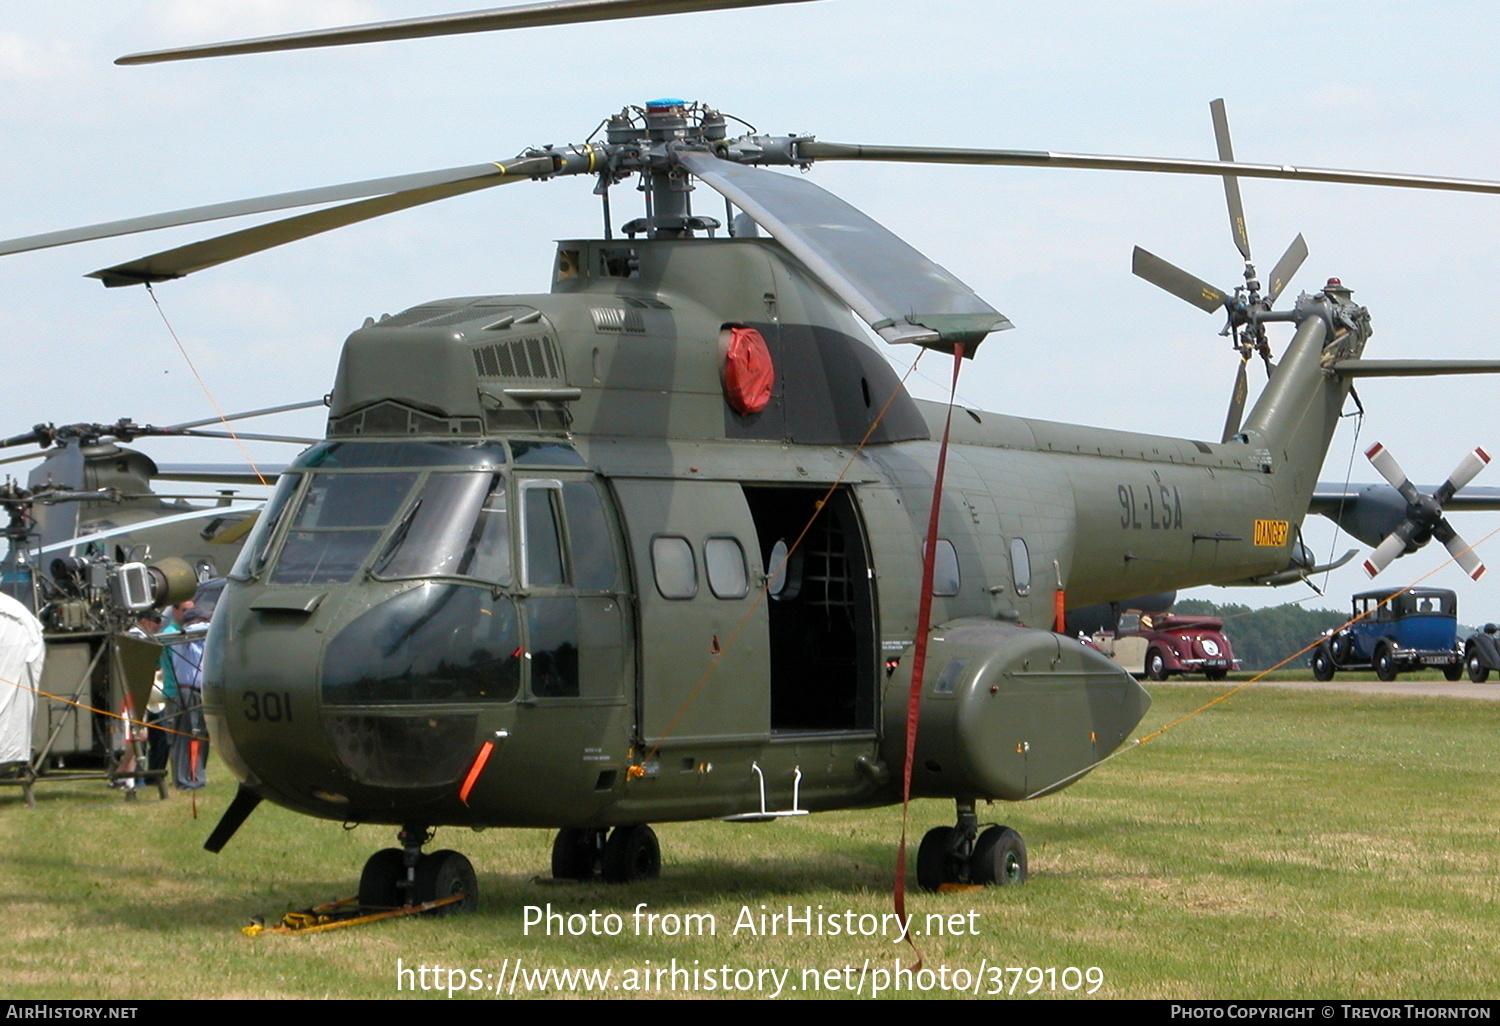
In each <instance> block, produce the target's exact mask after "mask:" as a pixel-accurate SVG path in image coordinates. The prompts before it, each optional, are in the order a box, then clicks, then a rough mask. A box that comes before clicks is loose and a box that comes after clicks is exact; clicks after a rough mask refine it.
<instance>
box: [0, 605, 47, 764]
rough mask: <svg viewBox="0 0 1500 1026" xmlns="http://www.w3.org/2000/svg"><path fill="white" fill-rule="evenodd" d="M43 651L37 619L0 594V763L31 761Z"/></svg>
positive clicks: (24, 608)
mask: <svg viewBox="0 0 1500 1026" xmlns="http://www.w3.org/2000/svg"><path fill="white" fill-rule="evenodd" d="M46 651H47V649H46V646H45V645H44V644H43V643H42V625H41V624H40V623H39V622H37V618H36V617H35V616H32V615H31V613H30V612H29V611H28V610H27V609H26V607H25V606H23V605H21V603H19V602H17V601H16V600H15V599H13V598H11V597H10V596H9V595H6V594H4V593H0V763H7V762H29V761H30V760H31V720H32V716H33V713H34V711H35V709H36V691H35V690H34V689H35V688H38V687H40V686H41V683H42V659H43V658H44V657H45V655H46ZM18 685H20V686H18Z"/></svg>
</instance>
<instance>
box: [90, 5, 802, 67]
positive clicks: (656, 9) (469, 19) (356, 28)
mask: <svg viewBox="0 0 1500 1026" xmlns="http://www.w3.org/2000/svg"><path fill="white" fill-rule="evenodd" d="M803 2H805V0H546V2H544V3H534V4H522V5H520V6H518V7H496V8H491V9H489V10H484V11H468V12H465V13H460V14H439V15H434V16H432V17H427V18H404V19H402V20H400V21H382V22H373V23H370V24H367V25H349V26H345V27H343V28H331V29H317V30H314V31H312V32H292V33H289V34H287V35H280V36H262V37H260V38H257V39H237V40H233V41H231V42H227V43H205V44H203V45H201V46H184V47H178V48H176V49H171V50H153V51H150V52H148V53H132V54H127V55H125V56H124V57H120V58H118V59H117V60H116V61H115V63H116V64H158V63H161V62H163V61H185V60H192V59H194V58H197V57H225V56H229V55H232V54H242V53H270V52H272V51H276V50H306V49H310V48H312V47H317V46H347V45H350V44H353V43H381V42H386V41H388V40H393V39H421V38H424V37H426V36H453V35H460V34H462V33H466V32H492V31H496V30H500V29H518V28H536V27H538V26H542V25H571V24H576V23H579V22H586V21H617V20H621V19H625V18H645V17H649V16H651V15H656V14H690V13H693V12H695V11H717V10H723V9H726V8H737V7H766V6H770V5H772V4H788V3H803Z"/></svg>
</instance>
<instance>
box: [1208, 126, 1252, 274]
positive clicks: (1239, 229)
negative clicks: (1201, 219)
mask: <svg viewBox="0 0 1500 1026" xmlns="http://www.w3.org/2000/svg"><path fill="white" fill-rule="evenodd" d="M1208 109H1209V112H1210V113H1211V114H1212V115H1213V119H1214V141H1215V142H1217V143H1218V145H1219V159H1220V160H1222V161H1223V162H1224V163H1226V164H1233V163H1234V145H1233V143H1231V142H1230V140H1229V115H1228V114H1227V113H1225V111H1224V101H1223V100H1222V99H1220V100H1214V101H1213V102H1212V103H1210V104H1209V105H1208ZM1224 200H1225V202H1227V203H1228V204H1229V231H1230V234H1232V235H1233V236H1234V244H1235V246H1236V247H1238V249H1239V251H1240V256H1242V257H1244V258H1245V260H1246V261H1247V262H1248V261H1249V259H1250V233H1249V231H1247V230H1246V228H1245V205H1244V203H1242V202H1240V180H1239V179H1238V178H1236V177H1235V176H1234V175H1225V176H1224Z"/></svg>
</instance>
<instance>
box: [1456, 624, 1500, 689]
mask: <svg viewBox="0 0 1500 1026" xmlns="http://www.w3.org/2000/svg"><path fill="white" fill-rule="evenodd" d="M1464 668H1465V669H1467V670H1468V671H1469V679H1470V680H1472V681H1473V682H1474V683H1475V684H1483V683H1484V682H1485V681H1487V680H1489V679H1490V671H1491V670H1497V671H1500V627H1497V626H1496V625H1495V624H1492V623H1487V624H1485V625H1484V629H1483V630H1482V631H1480V632H1479V633H1478V634H1475V635H1474V636H1473V637H1471V638H1470V639H1469V640H1468V641H1466V642H1464Z"/></svg>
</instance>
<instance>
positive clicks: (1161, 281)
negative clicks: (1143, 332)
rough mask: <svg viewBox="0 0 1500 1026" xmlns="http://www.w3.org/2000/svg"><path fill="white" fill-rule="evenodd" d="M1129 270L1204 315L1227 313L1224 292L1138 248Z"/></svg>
mask: <svg viewBox="0 0 1500 1026" xmlns="http://www.w3.org/2000/svg"><path fill="white" fill-rule="evenodd" d="M1130 270H1131V271H1132V272H1133V273H1134V274H1135V275H1136V277H1138V278H1145V279H1146V280H1147V281H1149V282H1150V283H1151V284H1153V285H1155V286H1156V287H1157V288H1161V289H1166V290H1167V291H1168V292H1170V293H1172V295H1174V296H1176V297H1177V298H1178V299H1182V300H1185V301H1187V302H1189V303H1192V304H1193V305H1194V306H1196V307H1197V308H1198V309H1200V310H1202V311H1204V312H1205V313H1218V312H1219V311H1220V310H1222V309H1224V300H1225V298H1226V297H1225V295H1224V293H1223V292H1221V291H1220V290H1218V289H1216V288H1214V287H1213V286H1212V285H1210V284H1209V283H1208V282H1206V281H1204V280H1203V279H1202V278H1199V277H1198V276H1196V275H1192V274H1188V273H1187V272H1186V271H1184V270H1183V269H1182V268H1180V267H1178V266H1176V265H1175V264H1169V263H1167V261H1165V260H1163V259H1162V258H1161V257H1159V256H1156V255H1155V254H1153V253H1149V252H1147V251H1146V250H1144V249H1142V248H1141V247H1139V246H1137V247H1135V254H1134V255H1133V256H1132V258H1131V261H1130Z"/></svg>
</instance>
